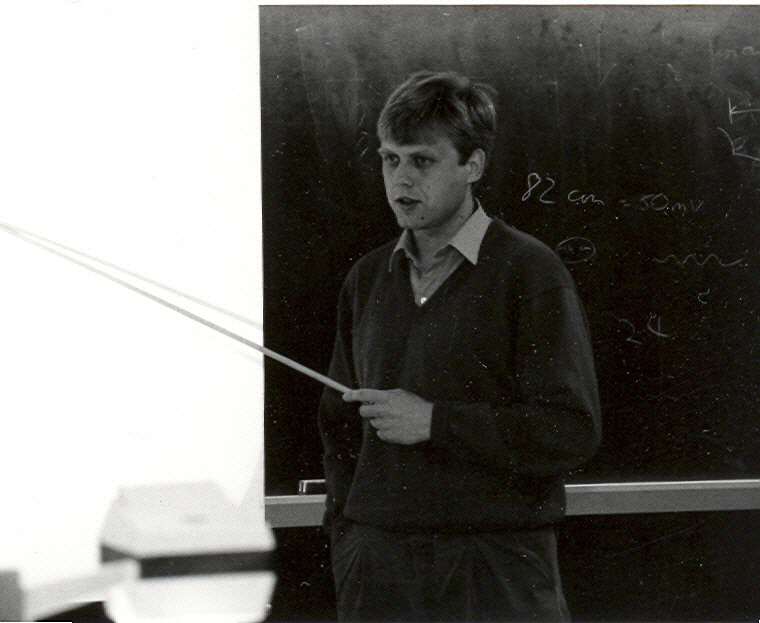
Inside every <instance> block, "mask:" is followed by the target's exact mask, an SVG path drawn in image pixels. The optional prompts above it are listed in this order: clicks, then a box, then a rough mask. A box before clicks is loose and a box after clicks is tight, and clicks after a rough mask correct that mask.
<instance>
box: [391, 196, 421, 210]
mask: <svg viewBox="0 0 760 623" xmlns="http://www.w3.org/2000/svg"><path fill="white" fill-rule="evenodd" d="M396 203H398V204H399V205H401V206H403V207H405V208H410V207H412V206H414V205H417V204H418V203H419V200H418V199H412V198H411V197H398V198H397V199H396Z"/></svg>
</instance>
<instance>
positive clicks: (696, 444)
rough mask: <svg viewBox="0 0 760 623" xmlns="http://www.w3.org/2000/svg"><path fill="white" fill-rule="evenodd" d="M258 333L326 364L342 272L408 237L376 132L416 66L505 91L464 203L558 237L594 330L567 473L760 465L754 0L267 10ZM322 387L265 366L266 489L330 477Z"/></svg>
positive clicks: (651, 474) (675, 474)
mask: <svg viewBox="0 0 760 623" xmlns="http://www.w3.org/2000/svg"><path fill="white" fill-rule="evenodd" d="M260 15H261V21H260V26H261V88H262V113H261V114H262V119H261V120H262V138H263V145H262V147H263V153H262V173H263V200H264V203H263V210H264V286H265V296H264V304H265V337H266V343H267V346H268V347H269V348H272V349H274V350H276V351H278V352H280V353H282V354H285V355H287V356H289V357H292V358H293V359H296V360H297V361H300V362H301V363H303V364H305V365H307V366H309V367H311V368H314V369H316V370H318V371H320V372H326V370H327V368H328V365H329V360H330V354H331V349H332V343H333V337H334V329H335V325H334V323H335V305H336V301H337V296H338V291H339V288H340V285H341V283H342V281H343V279H344V277H345V275H346V273H347V272H348V269H349V268H350V266H351V264H352V263H353V262H354V261H356V260H357V259H358V258H359V257H360V256H361V255H363V254H365V253H367V252H368V251H370V250H371V249H373V248H375V247H377V246H379V245H380V244H383V243H384V242H386V241H388V240H390V239H391V238H393V237H395V236H397V235H398V233H399V232H398V230H397V227H396V224H395V221H394V219H393V218H392V216H391V213H390V208H389V207H388V206H387V203H386V200H385V196H384V191H383V186H382V179H381V173H380V166H379V165H380V163H379V157H378V156H377V154H376V149H377V146H378V145H377V140H376V138H375V133H374V124H375V121H376V119H377V115H378V113H379V111H380V109H381V107H382V105H383V103H384V102H385V100H386V98H387V96H388V95H389V93H390V91H391V90H392V89H393V88H394V87H395V86H396V85H397V84H398V83H399V82H400V81H402V80H403V79H404V78H406V77H407V76H408V75H409V74H410V73H411V72H413V71H416V70H419V69H454V70H457V71H460V72H462V73H465V74H467V75H469V76H470V77H472V78H473V79H476V80H480V81H485V82H487V83H489V84H491V85H492V86H494V87H495V88H496V89H497V91H498V100H497V109H498V113H499V119H500V133H499V139H498V144H497V148H496V151H495V154H494V156H493V158H492V162H491V163H490V167H489V169H488V171H487V174H486V177H485V179H484V180H483V182H482V183H481V185H480V188H479V190H478V195H479V197H480V199H481V201H482V203H483V205H484V207H485V209H486V211H487V212H489V213H490V214H491V215H495V216H499V217H501V218H503V219H504V220H506V221H507V222H508V223H510V224H512V225H514V226H516V227H518V228H519V229H522V230H524V231H527V232H529V233H531V234H533V235H535V236H536V237H538V238H539V239H541V240H543V241H544V242H545V243H547V244H548V245H549V246H551V247H552V248H554V249H556V250H557V251H558V253H559V254H560V256H561V257H562V258H563V260H565V262H566V263H567V266H568V268H569V269H570V270H571V272H572V274H573V276H574V278H575V280H576V282H577V283H578V287H579V289H580V292H581V296H582V298H583V301H584V304H585V306H586V308H587V311H588V315H589V320H590V324H591V330H592V337H593V343H594V350H595V356H596V360H597V368H598V375H599V383H600V391H601V397H602V403H603V418H604V441H603V446H602V449H601V451H600V452H599V454H598V456H597V457H596V458H595V459H594V460H592V461H591V462H590V463H588V464H587V465H586V466H584V467H583V468H582V469H580V470H578V471H577V472H575V473H573V474H571V475H570V481H571V482H591V481H620V480H660V479H702V478H744V477H755V476H757V474H758V473H759V472H760V447H759V442H760V434H758V417H757V404H758V398H757V394H756V389H757V387H758V380H759V377H760V365H758V364H760V348H759V346H760V332H759V331H758V321H759V318H758V293H759V291H760V289H759V288H758V277H757V261H758V245H757V240H758V235H759V234H760V231H759V230H760V224H759V223H760V221H758V210H759V208H760V195H758V190H759V187H760V127H758V125H757V124H758V121H760V10H758V7H753V6H740V7H732V6H637V7H626V6H601V5H588V6H563V7H552V6H499V5H490V6H441V7H432V6H430V7H419V6H417V7H411V6H409V7H407V6H398V5H397V6H335V7H331V6H311V7H309V6H303V7H283V6H271V7H261V13H260ZM320 392H321V386H320V385H319V384H318V383H316V382H315V381H312V380H311V379H309V378H307V377H304V376H302V375H300V374H298V373H296V372H293V371H291V370H290V369H287V368H285V367H284V366H282V365H281V364H279V363H277V362H272V361H267V362H266V388H265V401H266V428H265V440H266V491H267V494H269V495H276V494H287V493H295V492H296V487H297V483H298V480H300V479H303V478H321V477H322V466H321V458H320V453H321V446H320V442H319V438H318V432H317V427H316V408H317V403H318V401H319V395H320Z"/></svg>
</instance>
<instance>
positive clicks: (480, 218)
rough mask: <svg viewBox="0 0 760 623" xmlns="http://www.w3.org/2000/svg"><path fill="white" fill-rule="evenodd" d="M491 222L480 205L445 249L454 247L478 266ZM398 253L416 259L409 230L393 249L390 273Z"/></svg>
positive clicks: (389, 266)
mask: <svg viewBox="0 0 760 623" xmlns="http://www.w3.org/2000/svg"><path fill="white" fill-rule="evenodd" d="M491 220H492V219H491V217H490V216H488V215H487V214H486V213H485V210H483V207H482V206H481V205H480V203H478V208H477V210H475V212H473V213H472V214H471V215H470V218H468V219H467V221H465V223H464V225H462V227H460V228H459V231H457V233H456V234H454V236H453V237H452V238H451V240H449V242H448V244H447V245H446V247H444V248H447V247H453V248H454V249H456V250H457V251H459V252H460V253H461V254H462V255H463V256H464V257H465V259H467V260H468V261H469V262H470V263H471V264H473V265H474V264H477V263H478V256H479V255H480V247H481V245H482V244H483V238H485V235H486V230H487V229H488V226H489V225H490V224H491ZM398 251H403V252H404V253H405V254H406V256H407V257H410V258H413V257H414V242H413V240H412V232H411V231H409V230H408V229H405V230H404V231H403V232H402V233H401V236H400V237H399V239H398V242H397V243H396V246H395V248H394V249H393V253H392V254H391V260H390V262H389V264H388V270H389V271H390V270H391V269H392V267H393V258H395V257H396V254H397V252H398Z"/></svg>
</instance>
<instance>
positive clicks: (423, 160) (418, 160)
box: [414, 156, 433, 168]
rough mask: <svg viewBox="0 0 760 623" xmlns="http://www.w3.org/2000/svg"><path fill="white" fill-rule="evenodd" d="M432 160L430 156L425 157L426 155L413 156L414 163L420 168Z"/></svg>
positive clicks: (429, 163) (426, 165)
mask: <svg viewBox="0 0 760 623" xmlns="http://www.w3.org/2000/svg"><path fill="white" fill-rule="evenodd" d="M432 162H433V160H432V159H431V158H427V157H426V156H416V157H415V158H414V165H415V166H416V167H420V168H424V167H428V166H430V165H431V164H432Z"/></svg>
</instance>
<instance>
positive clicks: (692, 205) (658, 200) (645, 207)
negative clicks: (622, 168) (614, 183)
mask: <svg viewBox="0 0 760 623" xmlns="http://www.w3.org/2000/svg"><path fill="white" fill-rule="evenodd" d="M618 203H619V204H620V205H622V206H623V207H625V208H631V207H636V208H637V209H639V210H641V211H642V212H646V211H652V212H660V213H663V214H672V213H680V214H681V215H686V214H688V213H689V212H699V210H700V209H701V208H702V206H703V205H704V203H705V202H704V201H702V200H696V201H695V200H694V199H690V200H689V203H688V204H687V203H685V202H682V201H675V202H673V201H671V200H670V198H669V197H668V196H667V195H666V194H665V193H657V194H649V195H641V196H640V197H639V199H638V201H637V202H635V203H632V202H631V200H630V199H620V200H619V202H618Z"/></svg>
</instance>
